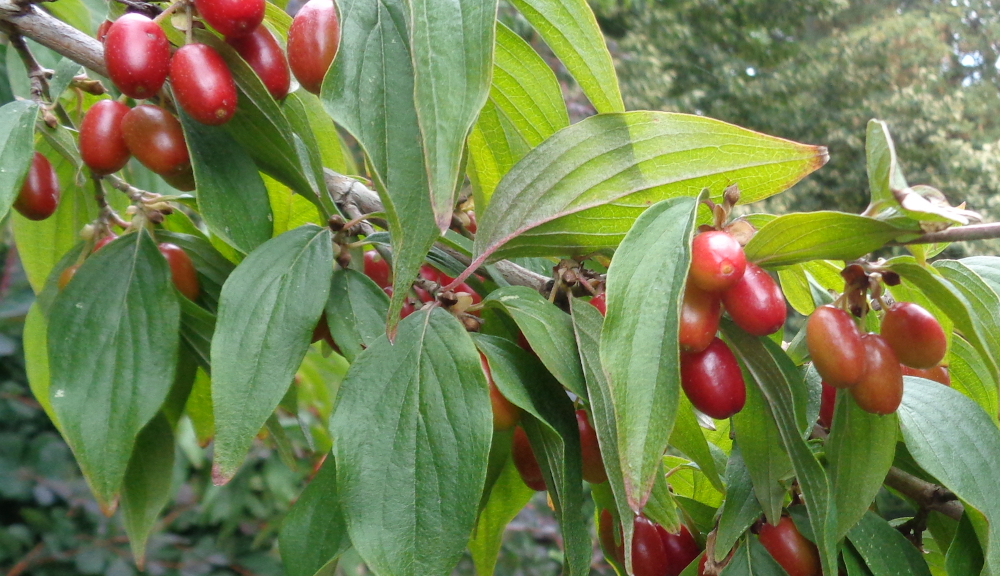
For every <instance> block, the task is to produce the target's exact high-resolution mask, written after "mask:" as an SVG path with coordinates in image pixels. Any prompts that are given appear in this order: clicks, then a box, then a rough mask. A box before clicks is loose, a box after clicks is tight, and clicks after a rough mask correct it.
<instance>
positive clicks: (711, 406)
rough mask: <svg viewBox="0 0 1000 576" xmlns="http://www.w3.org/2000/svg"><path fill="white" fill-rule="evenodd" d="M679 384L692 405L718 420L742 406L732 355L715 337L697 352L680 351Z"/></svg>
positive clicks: (743, 392)
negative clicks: (681, 352)
mask: <svg viewBox="0 0 1000 576" xmlns="http://www.w3.org/2000/svg"><path fill="white" fill-rule="evenodd" d="M681 387H682V388H684V393H685V394H687V397H688V400H690V401H691V404H692V405H694V407H695V408H697V409H698V410H701V411H702V412H704V413H705V414H708V415H709V416H711V417H712V418H716V419H719V420H721V419H724V418H729V417H730V416H732V415H733V414H736V413H737V412H739V411H740V410H742V409H743V404H744V403H745V402H746V399H747V390H746V385H745V384H744V383H743V373H742V372H740V365H739V363H737V362H736V356H733V352H732V351H731V350H730V349H729V346H726V344H725V343H724V342H723V341H722V340H719V339H718V338H714V339H712V343H711V344H709V345H708V348H705V349H704V350H703V351H701V352H695V353H686V354H681Z"/></svg>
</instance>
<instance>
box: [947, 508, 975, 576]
mask: <svg viewBox="0 0 1000 576" xmlns="http://www.w3.org/2000/svg"><path fill="white" fill-rule="evenodd" d="M945 566H946V567H947V569H948V574H954V575H956V576H957V575H959V574H982V572H983V547H982V546H981V545H980V544H979V538H978V537H977V535H976V529H975V528H974V527H973V525H972V522H971V521H970V520H969V514H968V512H966V513H964V514H962V519H961V520H959V522H958V529H957V530H956V531H955V538H954V539H952V541H951V544H950V545H949V546H948V554H947V556H946V558H945Z"/></svg>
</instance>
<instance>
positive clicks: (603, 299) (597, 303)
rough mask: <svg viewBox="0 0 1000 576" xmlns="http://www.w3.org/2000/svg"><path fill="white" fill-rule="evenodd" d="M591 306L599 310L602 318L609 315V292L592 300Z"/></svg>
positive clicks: (602, 293)
mask: <svg viewBox="0 0 1000 576" xmlns="http://www.w3.org/2000/svg"><path fill="white" fill-rule="evenodd" d="M590 305H591V306H593V307H594V308H597V311H598V312H600V313H601V316H606V315H607V313H608V298H607V292H601V293H600V294H598V295H597V296H594V297H593V298H591V299H590Z"/></svg>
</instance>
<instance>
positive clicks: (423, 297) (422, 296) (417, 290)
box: [413, 286, 434, 302]
mask: <svg viewBox="0 0 1000 576" xmlns="http://www.w3.org/2000/svg"><path fill="white" fill-rule="evenodd" d="M413 293H414V294H416V295H417V300H420V301H421V302H433V301H434V297H433V296H431V293H430V292H428V291H427V290H424V289H423V288H421V287H420V286H414V287H413Z"/></svg>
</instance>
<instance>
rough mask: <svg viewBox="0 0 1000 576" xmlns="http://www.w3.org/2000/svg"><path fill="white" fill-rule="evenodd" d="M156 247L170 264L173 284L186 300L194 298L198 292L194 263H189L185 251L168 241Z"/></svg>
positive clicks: (189, 259) (189, 260)
mask: <svg viewBox="0 0 1000 576" xmlns="http://www.w3.org/2000/svg"><path fill="white" fill-rule="evenodd" d="M158 248H159V249H160V254H163V257H164V258H166V259H167V264H169V265H170V276H171V277H172V278H173V280H174V286H176V287H177V290H179V291H180V293H181V294H183V295H184V296H185V297H186V298H187V299H188V300H194V299H196V298H197V297H198V292H199V289H198V272H197V271H196V270H195V269H194V264H192V263H191V258H190V257H189V256H188V255H187V252H185V251H184V250H182V249H181V247H180V246H177V245H176V244H170V243H169V242H163V243H161V244H160V245H159V246H158Z"/></svg>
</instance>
